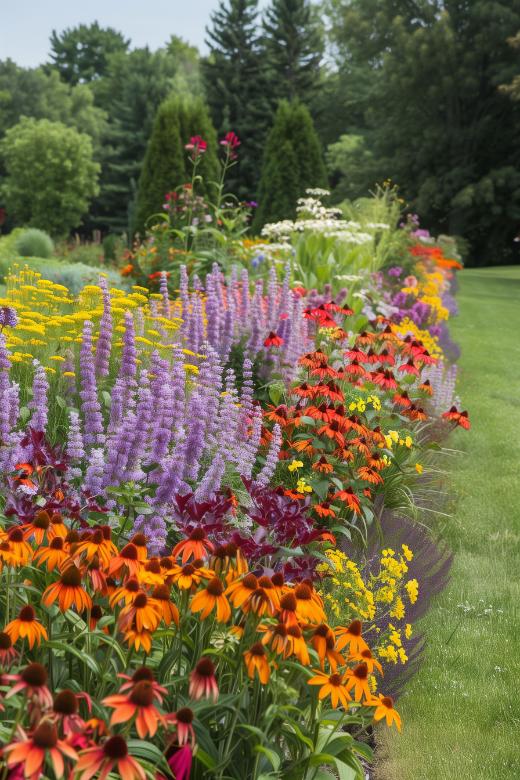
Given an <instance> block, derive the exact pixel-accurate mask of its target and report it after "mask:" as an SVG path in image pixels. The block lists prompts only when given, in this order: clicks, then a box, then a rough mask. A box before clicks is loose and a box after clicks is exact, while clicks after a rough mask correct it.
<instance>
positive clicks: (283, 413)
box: [264, 404, 288, 428]
mask: <svg viewBox="0 0 520 780" xmlns="http://www.w3.org/2000/svg"><path fill="white" fill-rule="evenodd" d="M267 409H268V410H269V411H266V412H264V417H265V418H266V419H267V420H270V421H271V422H274V423H278V425H281V426H282V428H285V426H286V425H287V422H288V414H287V411H288V410H287V406H286V405H285V404H280V405H279V406H273V405H272V404H268V406H267Z"/></svg>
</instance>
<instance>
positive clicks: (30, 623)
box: [4, 604, 48, 650]
mask: <svg viewBox="0 0 520 780" xmlns="http://www.w3.org/2000/svg"><path fill="white" fill-rule="evenodd" d="M4 632H5V633H6V634H7V635H8V636H9V637H10V638H11V641H12V642H13V643H14V642H17V641H18V639H27V642H28V644H29V648H30V649H31V650H32V648H33V647H34V645H35V644H38V645H40V643H41V641H42V639H48V636H47V629H46V628H45V627H44V626H42V624H41V623H40V622H39V621H38V620H37V618H36V613H35V611H34V609H33V608H32V607H31V605H30V604H27V605H26V606H25V607H22V609H21V610H20V612H19V613H18V617H17V618H15V619H14V620H11V622H10V623H8V624H7V625H6V627H5V628H4Z"/></svg>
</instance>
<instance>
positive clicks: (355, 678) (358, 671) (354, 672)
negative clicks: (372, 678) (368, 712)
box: [345, 661, 372, 701]
mask: <svg viewBox="0 0 520 780" xmlns="http://www.w3.org/2000/svg"><path fill="white" fill-rule="evenodd" d="M345 685H346V687H347V690H349V691H350V690H352V689H354V699H355V700H356V701H361V699H362V697H363V696H365V700H370V699H371V698H372V693H371V691H370V685H369V681H368V666H367V664H366V663H365V662H364V661H363V662H362V663H360V664H358V665H357V666H355V667H354V668H353V669H347V671H346V673H345Z"/></svg>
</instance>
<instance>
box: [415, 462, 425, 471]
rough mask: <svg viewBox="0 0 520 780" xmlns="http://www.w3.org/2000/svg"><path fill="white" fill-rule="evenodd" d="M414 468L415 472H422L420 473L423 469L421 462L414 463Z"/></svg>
mask: <svg viewBox="0 0 520 780" xmlns="http://www.w3.org/2000/svg"><path fill="white" fill-rule="evenodd" d="M415 470H416V472H417V473H418V474H422V473H423V471H424V469H423V467H422V466H421V464H420V463H416V464H415Z"/></svg>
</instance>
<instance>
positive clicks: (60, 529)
mask: <svg viewBox="0 0 520 780" xmlns="http://www.w3.org/2000/svg"><path fill="white" fill-rule="evenodd" d="M68 533H69V529H68V528H67V526H66V525H65V523H64V522H63V517H62V516H61V515H60V514H59V512H55V513H54V514H53V515H52V517H51V524H50V526H49V529H48V531H47V538H48V539H49V540H50V539H54V538H55V537H56V536H61V538H62V539H65V538H66V537H67V534H68Z"/></svg>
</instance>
